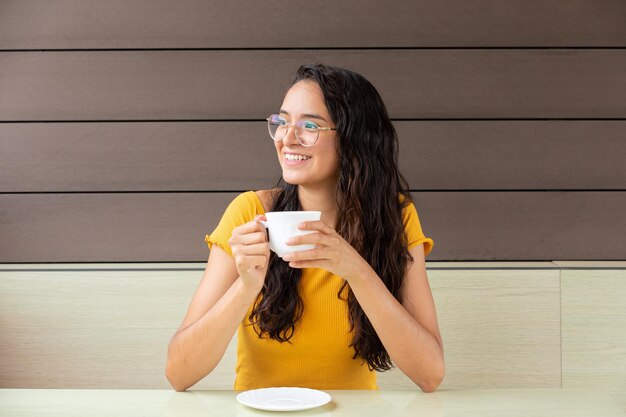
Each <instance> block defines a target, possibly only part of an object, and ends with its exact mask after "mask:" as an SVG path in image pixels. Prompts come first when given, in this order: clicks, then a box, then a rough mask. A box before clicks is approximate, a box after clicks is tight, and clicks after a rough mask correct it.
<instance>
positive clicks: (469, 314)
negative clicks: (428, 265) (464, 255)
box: [428, 270, 561, 388]
mask: <svg viewBox="0 0 626 417" xmlns="http://www.w3.org/2000/svg"><path fill="white" fill-rule="evenodd" d="M428 276H429V280H430V282H431V285H432V291H433V296H434V298H435V303H436V305H437V311H438V317H439V321H440V328H441V335H442V338H443V342H444V346H445V355H446V368H447V371H446V378H445V380H444V384H445V385H443V386H442V388H443V387H444V386H445V387H449V388H460V387H488V386H492V387H493V386H498V387H514V386H520V385H521V386H529V387H539V386H543V387H546V386H552V387H558V386H560V384H561V379H560V355H561V348H560V329H559V325H560V311H559V300H560V288H559V285H560V284H559V272H558V271H556V270H532V271H530V270H510V271H484V270H483V271H471V270H469V271H434V270H433V271H429V272H428Z"/></svg>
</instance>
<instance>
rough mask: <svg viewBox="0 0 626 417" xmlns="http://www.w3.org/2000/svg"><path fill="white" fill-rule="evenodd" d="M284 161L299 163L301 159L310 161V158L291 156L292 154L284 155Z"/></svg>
mask: <svg viewBox="0 0 626 417" xmlns="http://www.w3.org/2000/svg"><path fill="white" fill-rule="evenodd" d="M285 159H288V160H290V161H301V160H303V159H311V157H309V156H303V155H292V154H289V153H287V154H285Z"/></svg>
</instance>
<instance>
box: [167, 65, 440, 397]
mask: <svg viewBox="0 0 626 417" xmlns="http://www.w3.org/2000/svg"><path fill="white" fill-rule="evenodd" d="M268 126H269V132H270V136H271V138H272V139H273V140H274V146H275V148H276V155H277V157H278V162H279V163H280V165H281V167H282V171H283V173H282V178H281V181H279V183H278V186H277V188H275V189H271V190H261V191H256V192H254V191H248V192H245V193H242V194H240V195H239V196H237V197H236V198H235V199H234V200H233V201H232V203H231V204H230V205H229V207H228V208H227V209H226V212H225V213H224V215H223V217H222V220H221V221H220V223H219V225H218V226H217V227H216V229H215V230H214V231H213V233H211V235H207V236H206V242H207V244H208V246H209V248H210V249H211V251H210V256H209V259H208V262H207V266H206V270H205V272H204V276H203V278H202V281H201V283H200V285H199V287H198V289H197V291H196V293H195V295H194V297H193V299H192V301H191V305H190V307H189V310H188V312H187V315H186V316H185V319H184V321H183V323H182V325H181V326H180V329H179V330H178V331H177V333H176V334H175V335H174V337H173V338H172V341H171V342H170V345H169V351H168V359H167V369H166V375H167V378H168V379H169V381H170V383H171V384H172V386H173V387H174V388H175V389H176V390H177V391H182V390H186V389H187V388H189V387H190V386H192V385H194V384H195V383H196V382H198V381H199V380H200V379H202V378H203V377H205V376H206V375H207V374H209V373H210V372H211V371H212V370H213V369H214V368H215V366H216V365H217V363H218V362H219V361H220V359H221V358H222V356H223V354H224V351H225V350H226V348H227V346H228V344H229V342H230V341H231V339H232V336H233V335H234V333H235V331H238V333H237V335H238V347H237V367H236V372H237V378H236V381H235V389H236V390H247V389H253V388H262V387H271V386H299V387H309V388H317V389H376V388H377V385H376V371H384V370H388V369H390V368H391V367H392V363H393V364H395V365H396V366H397V367H398V368H400V370H402V372H404V373H405V374H406V375H407V376H408V377H409V378H411V380H413V381H414V382H415V383H416V384H417V385H418V386H419V387H420V388H421V389H422V390H423V391H426V392H430V391H434V390H435V389H436V388H437V387H438V386H439V384H440V382H441V380H442V379H443V376H444V357H443V345H442V342H441V336H440V333H439V328H438V324H437V316H436V312H435V305H434V302H433V298H432V294H431V290H430V287H429V284H428V279H427V276H426V268H425V260H424V258H425V256H426V255H427V254H428V253H429V252H430V251H431V250H432V247H433V241H432V239H430V238H427V237H425V236H424V234H423V233H422V229H421V226H420V222H419V219H418V215H417V212H416V210H415V206H414V205H413V203H412V201H411V196H410V194H409V191H408V184H407V182H406V180H405V179H404V177H403V176H402V175H401V174H400V172H399V171H398V166H397V161H398V139H397V136H396V132H395V130H394V128H393V126H392V124H391V121H390V120H389V117H388V115H387V110H386V108H385V106H384V104H383V102H382V100H381V98H380V96H379V94H378V92H377V91H376V89H375V88H374V87H373V86H372V85H371V84H370V83H369V82H368V81H367V80H366V79H365V78H363V77H362V76H361V75H359V74H356V73H354V72H352V71H349V70H346V69H342V68H337V67H331V66H325V65H306V66H302V67H300V68H299V69H298V71H297V75H296V78H295V81H294V82H293V84H292V86H291V88H290V89H289V91H288V92H287V94H286V95H285V98H284V100H283V103H282V105H281V107H280V110H279V111H278V113H277V114H274V115H271V116H270V117H269V118H268ZM288 210H318V211H321V212H322V215H321V219H320V221H311V222H305V224H302V225H301V229H303V230H311V231H315V232H317V233H310V234H307V235H304V236H299V237H297V238H295V239H294V240H293V242H291V244H294V245H298V244H304V243H314V244H315V245H316V246H315V249H312V250H307V251H303V252H297V253H293V254H290V255H286V256H285V257H283V258H280V257H278V256H277V255H276V254H275V253H273V252H270V250H269V246H268V243H267V240H268V239H267V234H266V231H265V228H264V226H263V225H262V224H261V223H260V222H259V220H265V216H264V213H265V212H267V211H288Z"/></svg>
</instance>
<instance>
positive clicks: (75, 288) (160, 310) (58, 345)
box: [0, 269, 236, 389]
mask: <svg viewBox="0 0 626 417" xmlns="http://www.w3.org/2000/svg"><path fill="white" fill-rule="evenodd" d="M201 277H202V272H195V271H194V272H187V271H159V270H158V269H153V270H151V271H138V272H131V271H115V272H102V271H77V272H50V271H45V272H44V271H42V272H0V299H2V303H0V317H2V334H3V337H2V339H3V342H2V343H1V344H0V384H2V387H4V388H6V387H12V388H21V387H30V388H43V387H48V388H146V389H153V388H168V387H169V383H168V382H167V379H166V378H165V361H166V358H167V346H168V344H169V340H170V338H171V336H172V335H173V334H174V333H175V331H176V330H177V329H178V327H179V326H180V324H181V323H182V320H183V317H184V314H185V312H186V309H187V306H188V304H189V302H190V301H191V296H192V295H193V292H194V291H195V289H196V286H197V284H198V283H199V282H200V278H201ZM233 347H234V346H233ZM235 354H236V353H235V351H234V350H232V349H229V352H228V355H229V356H230V357H234V356H235ZM234 375H235V372H234V367H233V366H229V364H228V363H227V362H225V363H224V364H221V365H220V366H218V368H216V370H215V371H214V372H213V373H212V374H211V375H210V376H209V377H207V379H206V380H205V381H203V383H202V384H199V385H198V387H200V388H201V387H211V388H215V389H232V387H233V383H234Z"/></svg>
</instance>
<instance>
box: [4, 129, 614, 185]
mask: <svg viewBox="0 0 626 417" xmlns="http://www.w3.org/2000/svg"><path fill="white" fill-rule="evenodd" d="M395 126H396V129H397V131H398V136H399V139H400V169H401V171H402V172H403V174H404V175H405V176H406V177H407V179H408V181H409V185H410V187H411V188H412V189H414V190H464V189H469V190H489V189H492V190H494V189H495V190H517V189H526V190H529V189H532V190H540V189H547V190H555V189H596V190H602V189H621V190H626V165H625V164H624V159H625V158H626V141H624V131H626V121H539V122H538V121H456V122H443V121H396V122H395ZM590 155H593V157H589V156H590ZM77 172H79V173H80V175H77V174H76V173H77ZM280 176H281V170H280V167H279V163H278V161H277V159H276V153H275V149H274V146H273V145H272V141H271V139H270V137H269V135H268V134H267V130H266V125H265V123H264V122H181V123H141V122H140V123H5V124H0V192H50V191H56V192H67V191H173V190H186V191H203V190H212V191H227V190H244V189H247V188H255V189H260V188H270V187H272V186H273V185H274V184H275V183H276V182H277V181H278V178H279V177H280Z"/></svg>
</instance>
